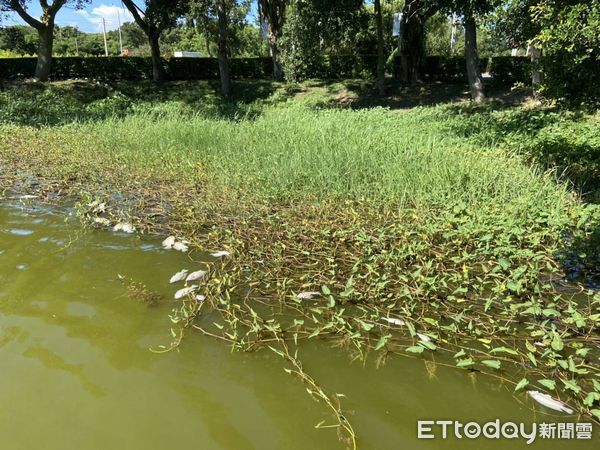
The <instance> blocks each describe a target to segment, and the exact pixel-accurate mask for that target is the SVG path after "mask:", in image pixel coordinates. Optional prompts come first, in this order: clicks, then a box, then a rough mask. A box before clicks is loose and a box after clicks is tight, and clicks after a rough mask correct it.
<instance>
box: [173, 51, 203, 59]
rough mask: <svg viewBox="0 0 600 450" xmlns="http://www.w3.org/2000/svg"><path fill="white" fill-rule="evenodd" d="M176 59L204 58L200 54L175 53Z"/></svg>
mask: <svg viewBox="0 0 600 450" xmlns="http://www.w3.org/2000/svg"><path fill="white" fill-rule="evenodd" d="M173 56H175V58H202V55H201V54H200V52H175V53H173Z"/></svg>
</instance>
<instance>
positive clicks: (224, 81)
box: [217, 0, 231, 97]
mask: <svg viewBox="0 0 600 450" xmlns="http://www.w3.org/2000/svg"><path fill="white" fill-rule="evenodd" d="M217 16H218V18H219V75H220V76H221V92H222V93H223V96H224V97H229V96H230V95H231V79H230V77H229V58H228V56H227V11H226V7H225V0H219V1H218V5H217Z"/></svg>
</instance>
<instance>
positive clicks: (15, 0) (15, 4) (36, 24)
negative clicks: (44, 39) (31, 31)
mask: <svg viewBox="0 0 600 450" xmlns="http://www.w3.org/2000/svg"><path fill="white" fill-rule="evenodd" d="M10 7H11V8H12V9H13V10H14V11H15V12H16V13H17V14H18V15H19V16H21V19H23V20H24V21H25V22H26V23H27V25H29V26H30V27H33V28H35V29H36V30H39V29H41V28H43V27H44V24H43V23H42V22H40V21H39V20H37V19H34V18H33V17H32V16H30V15H29V13H27V11H26V10H25V8H23V5H21V3H20V2H19V0H10Z"/></svg>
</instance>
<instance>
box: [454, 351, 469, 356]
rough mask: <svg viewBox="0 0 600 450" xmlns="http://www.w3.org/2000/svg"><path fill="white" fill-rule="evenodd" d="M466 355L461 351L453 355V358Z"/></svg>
mask: <svg viewBox="0 0 600 450" xmlns="http://www.w3.org/2000/svg"><path fill="white" fill-rule="evenodd" d="M466 354H467V353H466V352H465V350H464V349H463V350H461V351H459V352H457V353H455V354H454V358H460V357H461V356H465V355H466Z"/></svg>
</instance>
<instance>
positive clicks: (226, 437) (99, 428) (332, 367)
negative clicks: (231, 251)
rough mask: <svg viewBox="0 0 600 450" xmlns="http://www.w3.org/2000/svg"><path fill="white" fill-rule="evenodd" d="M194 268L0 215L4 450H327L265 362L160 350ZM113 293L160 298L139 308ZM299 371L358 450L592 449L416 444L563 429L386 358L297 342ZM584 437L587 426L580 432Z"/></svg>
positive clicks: (135, 245)
mask: <svg viewBox="0 0 600 450" xmlns="http://www.w3.org/2000/svg"><path fill="white" fill-rule="evenodd" d="M184 267H187V268H190V269H195V268H196V267H201V264H199V263H198V262H192V261H190V258H189V256H188V255H185V254H182V253H179V252H174V251H165V250H163V249H162V248H161V246H160V240H157V239H150V238H140V237H139V236H137V235H126V234H118V233H112V232H107V231H102V230H86V229H83V228H82V227H81V226H79V224H78V222H77V220H76V219H74V218H72V217H71V216H69V210H65V209H55V208H50V207H44V206H36V205H33V204H30V203H29V204H23V203H22V202H18V201H14V202H11V201H7V202H5V203H4V204H1V203H0V364H1V366H0V367H1V372H0V374H1V375H0V376H1V382H0V405H2V407H1V408H0V436H1V437H2V445H1V447H2V448H6V449H10V450H21V449H23V450H25V449H27V450H29V449H34V448H43V449H45V450H54V449H56V450H59V449H60V450H70V449H77V450H96V449H98V450H100V449H102V450H105V449H128V450H138V449H139V450H142V449H143V450H154V449H157V450H158V449H178V448H181V449H184V448H185V449H203V450H204V449H261V450H263V449H313V448H314V449H335V448H344V445H343V444H342V443H340V441H339V440H338V439H337V436H336V432H335V430H334V429H332V428H329V429H316V428H315V425H316V424H318V423H319V422H321V421H323V420H325V421H326V423H331V418H330V416H329V414H328V412H327V410H326V409H325V407H324V406H323V405H321V404H319V403H316V402H315V401H314V400H312V399H311V398H310V397H309V396H308V394H307V393H306V391H305V388H304V386H303V385H302V384H301V383H300V382H299V381H297V380H296V379H294V378H292V377H290V376H289V375H287V374H286V373H285V372H284V371H283V370H282V367H283V366H282V362H281V359H280V358H278V357H277V356H276V355H274V354H273V353H272V352H269V351H262V352H256V353H239V352H236V353H231V351H230V350H229V348H228V347H227V346H226V345H223V344H222V343H221V342H218V341H215V340H212V339H209V338H205V337H202V336H200V335H198V334H197V333H194V332H190V333H189V334H188V336H187V337H186V339H185V340H184V342H183V344H182V346H181V348H180V351H179V352H170V353H166V354H156V353H152V352H151V351H150V350H149V348H150V347H152V346H156V345H159V344H168V343H169V340H170V335H169V327H170V321H169V319H168V313H169V311H170V310H171V308H172V307H173V306H174V305H175V304H176V303H175V300H173V299H172V298H173V291H174V288H173V285H170V284H169V282H168V280H169V278H170V276H171V275H172V274H173V273H175V272H176V271H178V270H180V269H181V268H184ZM123 277H124V279H125V280H129V279H132V280H135V281H136V282H141V283H144V284H145V285H146V286H147V288H148V289H149V290H151V291H153V292H157V293H159V294H160V295H162V296H163V299H162V300H161V301H160V302H159V304H158V305H157V306H154V307H150V306H147V305H145V304H143V303H140V302H138V301H136V300H135V299H131V298H129V297H128V295H127V283H126V282H124V281H123ZM299 356H300V358H301V360H302V361H303V363H304V365H305V368H306V370H307V371H308V372H309V373H310V374H311V375H313V376H314V377H315V378H316V379H317V380H318V381H319V382H320V383H321V384H322V385H323V387H324V388H325V389H326V390H327V391H329V392H341V393H344V394H345V395H346V398H344V399H343V405H344V408H345V409H346V410H349V411H351V413H350V414H349V418H350V421H351V422H352V424H353V425H354V428H355V431H356V433H357V436H358V444H359V445H358V447H359V448H365V449H470V448H473V449H476V448H485V449H493V448H498V449H504V448H511V449H519V448H532V447H533V448H544V449H559V448H561V449H562V448H564V447H565V445H567V446H568V448H582V449H586V448H589V449H591V448H598V433H599V430H598V429H597V428H596V429H594V438H593V439H592V440H591V441H560V440H554V441H548V440H540V439H538V440H537V442H536V443H535V444H534V445H532V446H527V445H526V444H525V443H524V442H523V441H522V440H513V441H507V440H503V441H489V440H479V441H466V440H464V439H463V440H460V441H459V440H456V439H448V440H442V439H439V438H438V439H431V440H417V437H416V434H417V431H416V430H417V420H419V419H435V420H443V419H451V420H462V421H464V422H467V421H469V420H475V421H478V422H480V423H483V422H485V421H488V420H493V419H496V418H500V419H502V420H506V421H513V422H527V423H530V422H532V421H537V422H567V421H576V420H577V418H576V417H569V416H565V415H554V414H545V413H544V412H542V410H541V408H540V407H535V408H534V407H533V404H532V402H531V400H530V399H528V398H527V397H526V396H525V394H518V395H517V396H513V395H512V394H511V391H510V389H509V388H508V387H506V386H502V385H499V384H498V382H497V381H495V380H492V379H489V378H486V377H482V376H476V375H468V374H467V373H466V372H465V371H461V370H455V369H450V368H445V367H440V366H438V367H428V365H426V364H425V363H424V362H423V361H419V360H412V359H406V358H397V359H394V360H391V361H389V362H388V363H387V364H386V365H385V366H383V367H381V368H379V369H376V368H375V366H374V363H371V362H367V363H366V364H365V365H363V364H361V363H357V362H352V361H350V359H349V358H348V356H347V355H346V354H344V352H343V351H341V350H336V349H332V348H329V346H328V345H327V344H325V343H323V342H318V341H315V342H311V343H310V344H309V345H305V346H304V347H303V348H301V350H300V353H299ZM580 421H582V422H586V420H585V419H580Z"/></svg>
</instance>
